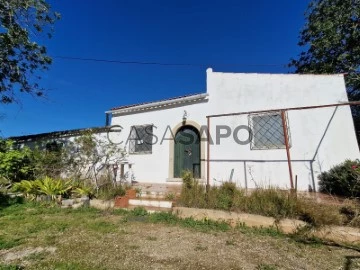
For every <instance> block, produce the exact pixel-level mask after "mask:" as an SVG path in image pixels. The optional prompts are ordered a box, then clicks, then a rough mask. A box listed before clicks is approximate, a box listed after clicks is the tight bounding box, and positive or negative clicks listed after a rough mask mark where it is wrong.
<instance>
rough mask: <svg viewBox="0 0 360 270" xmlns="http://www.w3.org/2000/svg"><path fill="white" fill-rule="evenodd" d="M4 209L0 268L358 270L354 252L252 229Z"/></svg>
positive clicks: (0, 217) (0, 223)
mask: <svg viewBox="0 0 360 270" xmlns="http://www.w3.org/2000/svg"><path fill="white" fill-rule="evenodd" d="M7 212H8V213H11V214H7V213H1V212H0V262H1V263H0V269H16V268H9V265H13V266H14V265H21V266H22V267H23V269H69V270H70V269H85V270H86V269H249V270H250V269H251V270H252V269H263V270H272V269H311V270H312V269H319V270H320V269H338V270H340V269H344V270H353V269H360V253H359V252H357V251H354V250H350V249H344V248H339V247H331V246H325V245H321V244H304V243H299V242H296V241H295V240H293V239H290V238H286V237H284V236H278V235H274V236H270V235H262V234H259V233H256V232H251V230H250V231H248V232H241V231H239V230H234V229H231V230H229V231H225V232H223V231H216V230H206V231H200V230H198V229H196V228H183V227H181V226H179V225H171V224H161V223H151V222H148V221H145V219H144V218H143V217H133V218H131V219H124V217H123V216H121V215H115V214H111V213H106V214H104V213H99V212H95V211H94V212H90V213H88V212H81V211H75V212H71V211H63V210H61V211H60V210H56V211H54V212H50V213H47V212H46V211H39V210H36V209H35V210H34V209H32V208H26V209H18V210H15V211H14V212H11V211H10V210H7ZM11 243H12V245H13V247H11ZM5 267H8V268H5Z"/></svg>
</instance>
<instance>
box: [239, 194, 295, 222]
mask: <svg viewBox="0 0 360 270" xmlns="http://www.w3.org/2000/svg"><path fill="white" fill-rule="evenodd" d="M244 202H245V203H244V205H243V207H241V206H239V207H240V208H242V210H243V211H245V212H250V213H254V214H260V215H265V216H271V217H274V218H277V219H280V218H284V217H294V216H296V210H297V199H296V198H295V197H293V196H292V195H291V194H289V193H288V192H286V191H281V190H277V189H275V188H271V187H269V188H268V189H260V188H259V189H255V190H254V191H252V192H251V194H250V195H249V196H247V197H246V200H244Z"/></svg>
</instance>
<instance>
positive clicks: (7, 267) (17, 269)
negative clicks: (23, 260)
mask: <svg viewBox="0 0 360 270" xmlns="http://www.w3.org/2000/svg"><path fill="white" fill-rule="evenodd" d="M22 269H25V268H24V267H22V266H20V265H15V264H0V270H22Z"/></svg>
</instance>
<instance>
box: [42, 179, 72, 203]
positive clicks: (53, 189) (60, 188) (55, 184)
mask: <svg viewBox="0 0 360 270" xmlns="http://www.w3.org/2000/svg"><path fill="white" fill-rule="evenodd" d="M36 182H37V185H38V190H39V192H40V194H43V195H46V196H51V198H52V199H53V200H55V199H56V197H57V196H59V195H65V194H67V193H69V192H70V190H71V189H72V183H71V181H69V180H68V181H65V180H61V179H57V180H55V179H52V178H50V177H45V178H44V179H42V180H36Z"/></svg>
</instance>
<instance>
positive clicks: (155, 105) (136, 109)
mask: <svg viewBox="0 0 360 270" xmlns="http://www.w3.org/2000/svg"><path fill="white" fill-rule="evenodd" d="M208 96H209V94H208V93H203V94H197V95H193V96H188V97H182V98H179V99H172V100H164V101H158V102H151V103H147V104H143V105H138V106H133V107H129V108H123V109H115V110H109V111H106V112H105V113H107V114H110V113H112V114H126V113H133V112H139V111H147V110H151V109H155V108H161V107H164V108H165V107H167V106H171V105H174V104H181V103H188V102H194V101H200V100H205V99H206V98H207V97H208Z"/></svg>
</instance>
